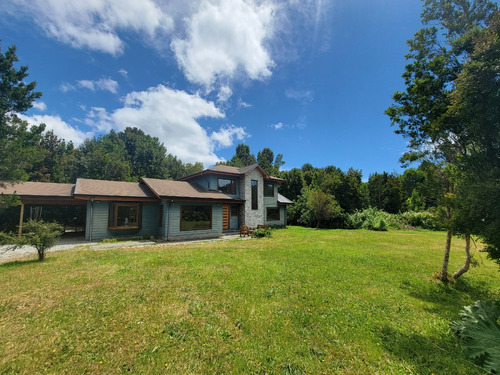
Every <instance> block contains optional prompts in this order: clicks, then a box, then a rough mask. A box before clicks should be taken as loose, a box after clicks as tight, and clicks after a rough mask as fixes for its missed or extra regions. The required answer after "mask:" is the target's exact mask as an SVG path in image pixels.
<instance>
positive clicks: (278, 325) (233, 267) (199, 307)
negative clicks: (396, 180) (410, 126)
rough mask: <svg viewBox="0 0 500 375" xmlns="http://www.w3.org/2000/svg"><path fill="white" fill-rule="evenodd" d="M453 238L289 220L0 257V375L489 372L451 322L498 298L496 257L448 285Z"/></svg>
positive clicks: (454, 262) (458, 246) (455, 262)
mask: <svg viewBox="0 0 500 375" xmlns="http://www.w3.org/2000/svg"><path fill="white" fill-rule="evenodd" d="M444 240H445V234H444V233H441V232H427V231H412V232H411V231H389V232H371V231H365V230H357V231H347V230H314V229H306V228H299V227H291V228H289V229H283V230H276V231H273V237H272V238H262V239H251V240H232V241H222V242H216V243H209V244H193V245H178V246H153V247H147V248H139V249H130V248H127V249H116V250H106V251H100V252H95V251H89V250H85V249H83V250H75V251H63V252H56V253H49V255H48V257H47V260H46V261H45V262H43V263H38V262H33V261H31V260H26V261H14V262H9V263H4V264H0V285H1V286H2V287H1V288H0V373H2V374H10V373H12V374H14V373H15V374H36V373H58V374H65V373H66V374H75V373H93V374H94V373H96V374H98V373H103V374H104V373H105V374H111V373H115V374H120V373H139V374H140V373H154V374H161V373H169V374H171V373H193V374H194V373H196V374H199V373H210V374H212V373H272V374H331V373H341V374H431V373H434V374H468V375H469V374H481V373H482V370H480V369H479V368H478V367H476V366H475V365H474V364H473V363H471V362H470V361H468V360H467V358H466V357H465V355H464V354H463V352H462V350H461V349H460V346H459V343H458V341H457V340H456V338H455V337H454V336H453V335H452V334H451V333H450V331H449V328H448V327H449V323H450V322H451V321H453V320H455V319H457V318H458V312H459V310H460V309H461V307H462V306H463V305H467V304H471V303H472V302H474V301H475V300H477V299H493V298H499V297H500V283H499V282H498V280H499V273H498V266H497V265H496V264H494V263H492V262H491V261H489V260H487V259H485V256H484V255H481V254H479V253H476V255H475V256H476V259H478V260H479V261H480V262H479V263H480V267H477V268H473V269H472V270H471V271H470V273H468V274H466V275H465V277H464V278H463V280H460V281H459V282H457V283H455V284H449V285H442V284H440V283H439V282H436V281H435V280H434V279H432V274H433V273H434V272H435V271H436V270H438V269H439V267H440V264H441V259H442V252H443V251H442V249H443V246H444ZM479 256H480V257H479ZM462 259H463V242H462V241H460V240H455V241H454V244H453V249H452V254H451V262H450V270H451V271H454V270H455V269H457V268H459V267H460V265H461V261H462Z"/></svg>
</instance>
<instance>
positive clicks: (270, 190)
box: [264, 182, 274, 197]
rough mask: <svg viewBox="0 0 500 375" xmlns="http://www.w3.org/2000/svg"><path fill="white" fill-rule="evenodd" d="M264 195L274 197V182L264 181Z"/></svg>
mask: <svg viewBox="0 0 500 375" xmlns="http://www.w3.org/2000/svg"><path fill="white" fill-rule="evenodd" d="M264 197H274V184H273V183H272V182H264Z"/></svg>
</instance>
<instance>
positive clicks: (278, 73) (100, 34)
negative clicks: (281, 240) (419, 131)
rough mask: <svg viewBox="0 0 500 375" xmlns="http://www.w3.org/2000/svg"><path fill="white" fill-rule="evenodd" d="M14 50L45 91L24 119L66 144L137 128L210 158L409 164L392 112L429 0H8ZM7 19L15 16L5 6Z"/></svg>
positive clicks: (187, 156) (368, 166) (380, 167)
mask: <svg viewBox="0 0 500 375" xmlns="http://www.w3.org/2000/svg"><path fill="white" fill-rule="evenodd" d="M0 11H1V12H2V14H4V17H2V23H1V24H0V39H1V46H2V51H3V52H4V51H5V50H6V48H7V47H8V46H10V45H12V44H16V45H17V48H18V57H19V59H20V63H22V64H26V65H28V66H29V73H30V76H29V80H30V81H31V80H36V81H37V89H38V90H40V91H42V92H43V96H42V98H41V99H40V100H39V101H38V102H37V103H36V105H35V107H34V108H32V109H31V110H30V111H29V112H27V113H26V115H25V116H24V118H25V119H26V120H28V121H30V122H32V123H40V122H44V123H46V125H47V127H48V128H49V129H53V130H54V132H55V133H56V134H57V135H59V136H60V137H62V138H64V139H66V140H67V141H69V140H72V141H73V142H74V143H75V144H77V145H78V144H80V143H81V142H82V141H83V139H85V138H87V137H92V136H97V135H99V134H103V133H107V132H108V131H109V130H110V129H114V130H116V131H120V130H123V129H124V128H125V127H127V126H136V127H138V128H141V129H143V130H144V131H145V132H146V133H148V134H151V135H153V136H156V137H158V138H159V139H160V141H161V142H163V143H164V144H165V146H166V147H167V149H168V152H171V153H173V154H175V155H177V156H178V157H179V158H180V159H182V160H183V161H184V162H195V161H201V162H203V163H204V165H205V167H208V166H210V165H213V164H214V163H215V162H217V161H219V160H224V159H228V158H230V157H231V156H232V155H233V154H234V150H235V146H236V145H237V144H238V143H246V144H248V145H249V146H250V149H251V151H252V152H253V153H255V154H256V153H257V151H259V150H261V149H262V148H264V147H269V148H271V150H273V152H274V153H275V154H276V153H282V154H283V155H284V160H285V162H286V164H285V165H284V168H285V169H291V168H294V167H301V166H302V165H303V164H304V163H306V162H308V163H311V164H312V165H314V166H317V167H323V166H327V165H335V166H337V167H339V168H341V169H343V170H347V169H348V168H349V167H354V168H356V169H361V170H362V171H363V175H364V178H365V179H366V178H368V176H369V175H370V174H372V173H374V172H382V171H388V172H399V173H401V171H402V170H401V169H400V165H399V162H398V159H399V157H400V156H401V155H402V153H403V152H404V151H405V149H406V141H405V140H404V139H403V138H402V137H401V136H398V135H396V134H394V133H393V130H394V129H393V128H392V127H391V126H390V121H389V118H388V117H387V116H385V115H384V110H385V109H386V108H387V107H388V106H389V105H390V104H391V103H392V100H391V96H392V94H393V93H394V91H396V90H402V89H403V88H404V86H403V80H402V78H401V74H402V73H403V70H404V65H405V59H404V56H405V54H406V53H407V50H408V48H407V45H406V40H408V39H410V38H412V36H413V34H414V33H415V32H416V31H417V30H418V29H420V28H421V24H420V11H421V1H419V0H352V1H345V0H309V1H308V0H290V1H277V0H276V1H275V0H262V1H257V0H256V1H249V0H197V1H189V2H186V1H183V0H169V1H166V0H165V1H162V0H155V1H153V0H148V1H136V0H93V1H84V2H83V1H70V2H63V1H59V0H4V1H2V3H1V4H0ZM5 15H7V16H5Z"/></svg>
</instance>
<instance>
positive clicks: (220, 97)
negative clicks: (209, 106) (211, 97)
mask: <svg viewBox="0 0 500 375" xmlns="http://www.w3.org/2000/svg"><path fill="white" fill-rule="evenodd" d="M231 95H233V90H231V88H230V87H229V86H222V87H221V88H220V89H219V93H218V94H217V102H221V103H223V102H227V101H228V100H229V98H230V97H231Z"/></svg>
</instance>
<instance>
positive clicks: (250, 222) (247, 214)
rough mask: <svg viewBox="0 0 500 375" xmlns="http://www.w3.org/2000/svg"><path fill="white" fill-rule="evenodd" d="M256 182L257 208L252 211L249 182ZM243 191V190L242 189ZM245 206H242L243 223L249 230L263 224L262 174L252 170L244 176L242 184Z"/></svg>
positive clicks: (250, 185)
mask: <svg viewBox="0 0 500 375" xmlns="http://www.w3.org/2000/svg"><path fill="white" fill-rule="evenodd" d="M252 180H256V181H257V184H258V185H257V202H258V208H257V209H256V210H253V209H252V184H251V181H252ZM242 190H243V189H242ZM244 190H245V193H244V194H245V198H244V199H245V204H244V207H245V208H244V220H245V221H244V223H245V224H246V225H247V226H249V227H250V228H255V227H257V225H260V224H264V219H265V218H264V211H265V209H264V178H263V177H262V174H261V173H260V172H259V171H258V170H257V169H254V170H253V171H251V172H250V173H248V174H247V175H246V176H245V183H244Z"/></svg>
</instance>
